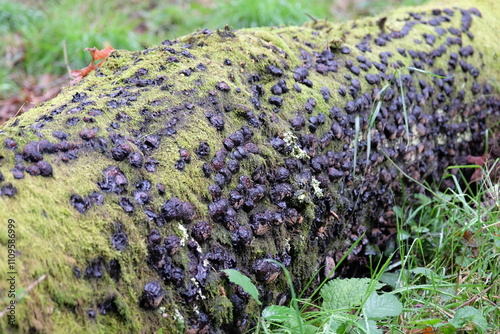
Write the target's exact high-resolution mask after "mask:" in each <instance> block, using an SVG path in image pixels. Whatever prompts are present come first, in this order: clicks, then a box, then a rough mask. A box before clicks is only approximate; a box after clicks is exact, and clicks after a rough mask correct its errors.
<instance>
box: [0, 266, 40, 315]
mask: <svg viewBox="0 0 500 334" xmlns="http://www.w3.org/2000/svg"><path fill="white" fill-rule="evenodd" d="M46 277H47V275H45V274H43V275H42V276H40V278H38V279H37V280H36V281H34V282H33V283H31V284H30V286H28V287H27V288H26V290H24V292H23V293H22V294H20V295H19V296H18V297H17V298H16V303H17V302H18V301H20V300H21V299H22V298H23V297H24V296H26V295H27V294H28V293H29V292H30V291H31V290H33V288H34V287H35V286H37V285H38V284H39V283H40V282H41V281H43V280H44V279H45V278H46ZM8 311H9V310H8V309H7V308H6V309H5V310H3V311H2V312H0V318H1V317H3V316H4V315H5V314H7V312H8Z"/></svg>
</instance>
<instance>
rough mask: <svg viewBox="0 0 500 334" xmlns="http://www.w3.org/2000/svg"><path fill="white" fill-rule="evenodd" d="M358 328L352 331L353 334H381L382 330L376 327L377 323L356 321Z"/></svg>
mask: <svg viewBox="0 0 500 334" xmlns="http://www.w3.org/2000/svg"><path fill="white" fill-rule="evenodd" d="M357 323H358V326H359V327H358V328H356V329H355V330H354V332H355V333H360V334H361V333H368V334H383V333H384V332H383V331H382V329H380V328H378V327H377V323H376V322H375V321H373V320H366V319H362V318H361V319H359V320H358V321H357Z"/></svg>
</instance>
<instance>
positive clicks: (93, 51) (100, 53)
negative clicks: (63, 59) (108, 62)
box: [85, 46, 114, 61]
mask: <svg viewBox="0 0 500 334" xmlns="http://www.w3.org/2000/svg"><path fill="white" fill-rule="evenodd" d="M113 50H114V49H113V47H111V46H110V47H109V48H106V49H102V50H97V48H96V47H93V48H86V49H85V51H88V52H90V55H91V56H92V61H96V60H99V59H105V58H106V57H107V56H109V54H110V53H111V51H113Z"/></svg>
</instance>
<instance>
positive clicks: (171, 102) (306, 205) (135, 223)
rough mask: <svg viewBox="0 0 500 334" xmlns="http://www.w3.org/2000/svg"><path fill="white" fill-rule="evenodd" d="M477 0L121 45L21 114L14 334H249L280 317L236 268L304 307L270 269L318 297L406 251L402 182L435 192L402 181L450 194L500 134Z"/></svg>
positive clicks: (12, 172) (494, 24) (14, 160)
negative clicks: (461, 170) (399, 244)
mask: <svg viewBox="0 0 500 334" xmlns="http://www.w3.org/2000/svg"><path fill="white" fill-rule="evenodd" d="M470 3H472V2H470V1H454V2H451V1H449V2H446V3H444V4H441V5H440V4H438V3H434V4H432V5H428V6H425V7H420V8H414V9H413V10H411V11H409V10H408V9H405V10H399V11H396V12H394V13H391V14H390V15H387V16H384V17H378V18H367V19H363V20H358V21H355V22H347V23H342V24H333V23H331V22H326V21H317V22H310V23H308V24H305V25H304V26H301V27H283V28H258V29H243V30H239V31H231V30H228V29H224V30H218V31H213V32H212V31H208V30H202V31H198V32H195V33H193V34H191V35H188V36H184V37H181V38H179V39H177V40H174V41H164V42H163V43H162V44H161V45H159V46H154V47H151V48H149V49H146V50H143V51H136V52H131V51H124V50H118V51H114V52H113V53H111V55H110V56H109V57H108V58H107V59H106V60H105V61H104V63H103V65H102V67H100V68H98V69H97V70H95V71H94V72H92V73H91V74H90V75H89V76H87V77H86V78H84V79H83V80H82V81H81V82H79V83H77V84H76V85H73V86H68V87H66V88H65V89H64V90H63V92H62V93H61V94H60V95H59V96H57V97H56V98H54V99H53V100H51V101H48V102H46V103H44V104H42V105H39V106H37V107H35V108H33V109H31V110H30V111H29V112H28V113H26V114H24V115H22V116H20V117H18V118H15V119H13V120H11V121H10V122H9V123H7V124H6V126H5V127H4V128H3V130H2V132H1V133H0V135H1V137H2V142H3V144H2V146H1V147H0V163H1V166H0V172H1V174H0V181H1V182H0V194H1V196H0V207H1V208H2V209H1V210H0V221H1V222H2V226H3V231H2V233H1V234H0V235H1V239H0V253H1V254H2V255H1V256H2V258H4V259H7V258H8V254H10V253H9V250H14V249H15V253H14V252H13V253H12V254H14V255H12V257H9V258H8V259H9V263H8V265H9V266H12V267H9V269H8V270H6V269H5V266H3V269H2V272H1V274H0V275H1V276H0V277H1V278H2V279H1V281H0V288H1V290H2V291H9V289H10V288H11V286H12V285H13V286H14V292H13V294H14V295H15V296H14V297H13V298H12V300H16V299H17V300H18V302H17V304H16V305H15V320H13V323H14V325H9V323H8V322H7V321H5V320H4V319H2V325H1V326H2V332H9V331H10V332H16V331H19V332H27V331H29V330H34V331H38V332H44V333H45V332H46V333H59V332H72V331H86V332H102V333H111V332H115V333H125V332H144V333H152V332H156V331H157V330H158V329H160V328H163V333H174V332H189V333H218V332H220V333H222V332H243V331H244V330H246V329H249V328H250V327H251V326H252V324H253V321H254V316H255V315H257V314H259V312H260V308H259V307H258V306H257V305H256V303H255V302H253V301H252V300H250V299H249V297H248V296H247V295H246V294H245V293H243V292H242V291H241V290H240V289H238V288H237V287H236V286H234V285H233V284H230V283H229V282H228V281H227V279H226V278H225V277H224V276H223V275H222V274H221V273H220V271H221V270H222V269H226V268H235V269H238V270H239V271H241V272H242V273H244V274H246V275H248V276H249V277H250V278H251V279H252V280H253V281H254V282H255V283H256V284H257V286H258V288H259V290H260V298H261V299H262V300H263V301H264V303H266V304H268V303H286V302H288V301H289V298H290V296H289V287H288V286H287V284H286V281H285V279H284V275H283V273H281V272H280V270H279V268H278V267H276V266H274V265H271V264H270V263H268V262H265V261H263V260H265V259H275V260H278V261H280V262H282V263H283V264H284V265H285V266H286V267H287V268H288V270H289V271H290V272H291V275H292V277H293V279H294V286H295V288H296V289H297V290H301V289H304V288H305V287H306V286H305V285H306V283H307V282H308V281H309V280H310V279H311V278H312V277H316V278H315V279H314V280H313V282H312V284H311V285H310V286H309V287H308V288H307V291H309V292H310V291H313V290H314V288H315V287H317V285H318V284H319V282H320V281H321V280H322V279H323V278H325V277H326V276H328V275H331V276H333V275H337V276H360V275H363V274H365V269H363V268H364V266H365V265H366V258H367V257H368V256H369V255H371V254H373V255H381V254H383V253H384V252H391V250H393V249H394V244H395V241H394V239H393V238H392V237H393V235H394V233H395V214H394V212H393V210H392V207H393V205H394V204H396V203H398V202H399V201H400V200H401V197H402V191H403V190H402V185H404V187H405V189H404V192H406V193H412V192H413V193H414V192H421V191H422V188H421V187H420V186H419V185H418V184H416V183H415V182H413V181H410V180H408V179H407V178H406V177H404V176H402V175H401V173H400V172H399V170H398V169H400V170H402V171H404V172H405V173H406V174H407V175H409V176H411V177H412V178H413V179H415V180H418V181H420V182H428V183H429V184H434V183H437V182H438V181H439V180H440V178H441V177H442V176H443V172H444V171H445V169H446V168H447V167H448V166H450V165H453V164H455V163H458V162H460V161H461V160H460V159H463V157H466V156H467V155H472V156H480V155H482V154H483V153H484V152H485V150H486V145H485V138H487V137H486V133H487V132H488V131H489V130H498V119H499V113H500V111H499V109H500V108H499V105H500V100H499V89H498V88H499V87H500V86H499V78H500V76H499V71H500V66H499V62H498V56H497V54H498V52H499V48H498V44H497V43H496V36H495V34H496V32H497V31H499V29H500V27H499V23H498V20H497V18H496V17H495V13H498V12H499V11H500V8H499V5H498V4H497V3H496V2H495V1H477V2H474V3H475V6H476V7H477V8H470V5H469V4H470ZM454 6H458V7H460V8H457V7H454ZM408 67H412V68H411V69H409V68H408ZM418 70H425V71H428V72H432V73H435V74H438V75H440V77H437V76H432V75H429V74H425V73H421V72H419V71H418ZM401 89H403V91H402V90H401ZM379 101H381V103H380V108H379V111H378V114H377V113H376V110H378V108H377V106H379ZM372 119H373V123H371V120H372ZM407 129H408V130H409V132H407ZM368 134H369V135H368ZM368 138H369V145H370V147H369V149H368V144H367V143H368ZM489 138H495V137H494V136H492V135H491V134H490V136H489ZM491 144H496V143H494V142H493V143H490V147H491ZM368 153H369V156H368ZM446 182H447V181H446V180H445V181H444V182H443V183H442V185H443V186H445V187H446V186H452V185H451V184H447V183H446ZM8 226H10V227H8ZM4 231H5V232H4ZM7 231H8V233H7ZM11 231H12V233H11ZM365 232H366V233H365ZM14 234H15V235H14ZM358 238H362V240H361V242H360V243H359V244H358V245H357V246H356V247H355V248H354V250H353V251H352V252H351V253H350V254H349V256H348V257H347V259H346V260H345V261H344V262H343V263H342V265H341V266H340V267H338V268H337V270H336V271H335V272H330V270H331V269H333V268H334V266H335V264H336V263H337V262H338V261H339V260H340V258H341V257H342V256H343V255H344V254H345V253H346V251H347V249H349V247H350V246H351V245H352V244H353V243H354V241H355V240H357V239H358ZM9 240H14V241H9ZM11 260H12V261H11ZM11 273H12V274H11ZM43 275H46V278H45V279H44V280H41V279H39V278H40V277H42V276H43ZM12 276H14V280H13V281H7V278H11V277H12ZM37 280H38V281H37ZM12 282H14V283H13V284H12V285H11V283H12ZM33 282H37V283H38V285H37V286H34V287H32V289H31V290H30V291H29V292H27V296H26V297H24V298H22V300H19V299H20V298H21V297H22V296H20V295H19V293H20V292H19V291H20V289H23V288H26V287H28V286H30V284H32V283H33ZM9 298H10V295H9ZM4 303H5V300H4V301H3V302H2V307H3V306H5V304H4ZM11 315H12V312H8V313H7V314H5V315H4V316H3V318H7V316H11ZM11 319H13V318H9V320H11ZM77 328H78V330H77Z"/></svg>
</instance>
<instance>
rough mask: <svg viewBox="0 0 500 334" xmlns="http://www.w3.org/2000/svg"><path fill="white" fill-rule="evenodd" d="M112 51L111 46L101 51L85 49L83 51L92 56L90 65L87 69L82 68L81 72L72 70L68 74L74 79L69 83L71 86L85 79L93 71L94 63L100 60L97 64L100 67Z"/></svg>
mask: <svg viewBox="0 0 500 334" xmlns="http://www.w3.org/2000/svg"><path fill="white" fill-rule="evenodd" d="M113 50H114V49H113V48H112V47H111V46H110V47H108V48H106V49H102V50H98V49H97V48H96V47H93V48H86V49H85V51H88V52H89V53H90V55H91V56H92V61H91V62H90V64H89V65H88V66H87V67H85V68H82V69H81V70H73V71H71V72H70V74H71V75H72V76H74V77H75V79H73V80H72V81H71V85H74V84H76V83H77V82H78V81H80V80H82V79H83V78H85V77H86V76H87V75H88V74H89V73H90V72H92V71H93V70H95V64H94V62H95V61H96V60H101V59H102V61H101V62H100V63H98V64H97V66H101V65H102V63H103V62H104V60H105V59H106V58H107V57H108V56H109V54H110V53H111V52H112V51H113Z"/></svg>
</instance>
